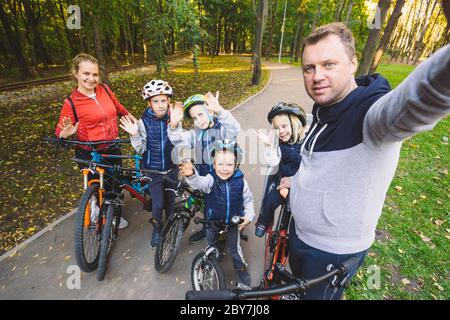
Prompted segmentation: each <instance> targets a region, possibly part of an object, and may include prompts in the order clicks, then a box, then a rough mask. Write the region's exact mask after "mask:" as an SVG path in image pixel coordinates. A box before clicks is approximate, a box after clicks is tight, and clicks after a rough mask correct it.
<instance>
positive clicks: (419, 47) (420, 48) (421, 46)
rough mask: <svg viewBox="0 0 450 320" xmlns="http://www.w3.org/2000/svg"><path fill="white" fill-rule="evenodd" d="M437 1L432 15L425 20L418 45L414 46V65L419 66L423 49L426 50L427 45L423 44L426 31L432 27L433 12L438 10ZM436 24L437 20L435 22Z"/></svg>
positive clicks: (432, 9) (432, 8) (431, 12)
mask: <svg viewBox="0 0 450 320" xmlns="http://www.w3.org/2000/svg"><path fill="white" fill-rule="evenodd" d="M437 2H438V1H437V0H435V1H434V3H433V6H432V7H431V11H430V13H429V14H428V15H427V17H426V18H425V19H426V20H425V22H424V24H423V26H422V28H421V31H420V34H419V39H418V40H417V42H416V45H415V46H414V49H413V51H415V52H414V54H415V56H414V64H417V61H418V60H419V59H420V56H421V55H422V52H423V49H424V48H425V45H424V43H423V38H424V36H425V33H426V31H427V30H428V27H429V26H430V20H431V17H432V16H433V12H434V9H435V8H436V4H437ZM435 22H436V20H435Z"/></svg>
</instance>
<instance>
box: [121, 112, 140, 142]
mask: <svg viewBox="0 0 450 320" xmlns="http://www.w3.org/2000/svg"><path fill="white" fill-rule="evenodd" d="M133 118H134V117H133V116H131V117H130V114H127V115H126V116H123V117H121V118H120V127H121V128H122V129H123V130H124V131H125V132H128V133H129V134H130V136H132V137H134V136H135V135H137V134H138V133H139V126H138V121H137V120H136V118H134V119H133Z"/></svg>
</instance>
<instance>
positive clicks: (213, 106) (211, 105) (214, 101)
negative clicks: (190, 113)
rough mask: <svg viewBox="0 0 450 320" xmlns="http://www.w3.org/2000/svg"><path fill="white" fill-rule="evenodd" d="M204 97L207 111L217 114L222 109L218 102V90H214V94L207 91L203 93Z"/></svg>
mask: <svg viewBox="0 0 450 320" xmlns="http://www.w3.org/2000/svg"><path fill="white" fill-rule="evenodd" d="M205 97H206V98H207V99H208V106H207V110H208V112H210V113H213V114H214V113H215V114H219V113H220V112H221V111H222V110H223V107H222V106H221V105H220V103H219V91H217V92H216V95H215V96H214V95H213V94H212V93H211V92H208V93H207V94H205Z"/></svg>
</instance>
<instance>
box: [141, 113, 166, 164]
mask: <svg viewBox="0 0 450 320" xmlns="http://www.w3.org/2000/svg"><path fill="white" fill-rule="evenodd" d="M142 121H143V122H144V125H145V131H146V132H147V150H146V151H145V153H144V154H143V159H142V166H143V168H146V169H151V170H158V171H166V170H169V169H170V168H172V167H173V162H172V158H171V153H172V149H173V144H172V143H171V142H170V140H169V136H168V135H167V122H168V121H169V115H168V114H166V115H165V116H164V118H162V119H158V118H157V117H156V115H155V113H154V112H153V110H152V109H151V108H147V110H145V112H144V114H143V115H142Z"/></svg>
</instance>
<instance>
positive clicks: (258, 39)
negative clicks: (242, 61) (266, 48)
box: [252, 0, 267, 86]
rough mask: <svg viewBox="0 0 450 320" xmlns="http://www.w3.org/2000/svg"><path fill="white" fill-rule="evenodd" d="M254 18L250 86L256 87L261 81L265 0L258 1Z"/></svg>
mask: <svg viewBox="0 0 450 320" xmlns="http://www.w3.org/2000/svg"><path fill="white" fill-rule="evenodd" d="M257 12H258V13H257V16H256V35H255V42H254V50H253V59H252V61H253V77H252V85H253V86H254V85H258V84H259V83H260V81H261V49H262V41H263V35H264V23H265V15H266V12H267V0H259V4H258V11H257Z"/></svg>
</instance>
